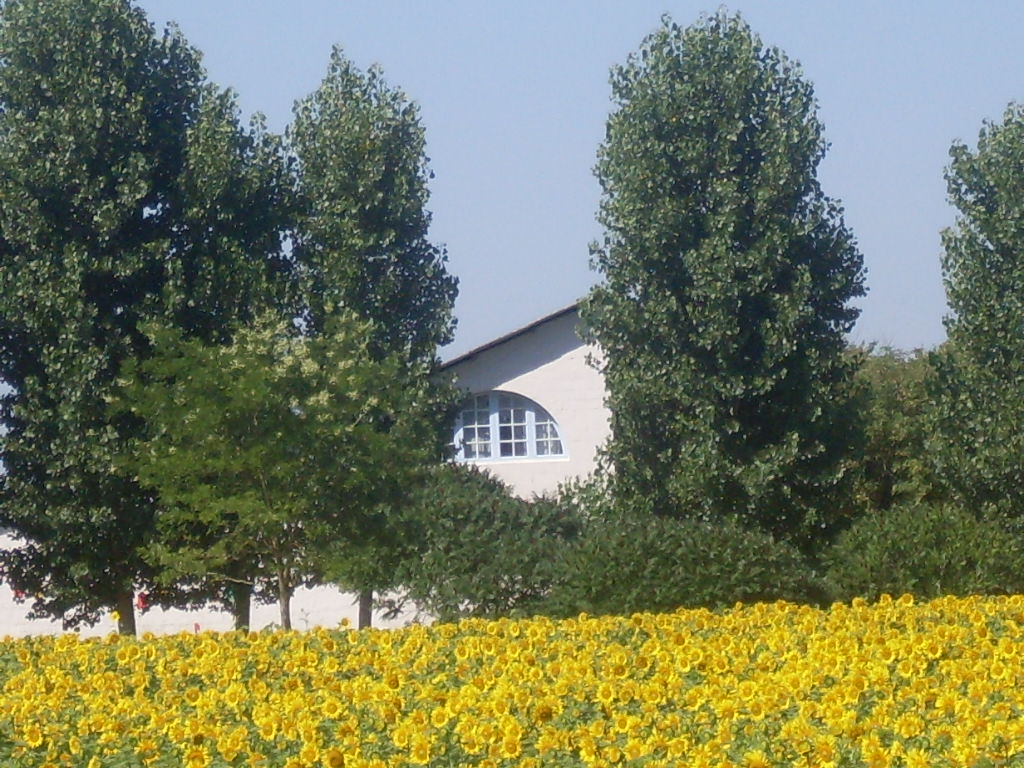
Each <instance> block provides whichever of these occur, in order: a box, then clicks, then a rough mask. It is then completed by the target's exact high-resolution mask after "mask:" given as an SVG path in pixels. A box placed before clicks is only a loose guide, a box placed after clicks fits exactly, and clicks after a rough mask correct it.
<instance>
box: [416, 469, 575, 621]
mask: <svg viewBox="0 0 1024 768" xmlns="http://www.w3.org/2000/svg"><path fill="white" fill-rule="evenodd" d="M409 507H410V512H411V513H412V515H413V519H414V520H416V521H417V522H418V527H419V535H418V536H417V537H416V539H415V540H414V541H416V542H417V547H416V548H417V556H414V557H408V558H405V560H404V563H403V567H402V568H401V570H400V573H399V577H398V581H399V582H400V583H401V585H402V588H401V592H402V595H403V597H404V598H405V599H411V600H412V601H413V602H414V603H415V604H416V605H417V607H419V608H420V609H421V610H424V611H426V612H427V613H429V614H430V615H432V616H435V617H436V618H438V619H439V620H441V621H453V620H456V619H458V618H461V617H463V616H484V617H489V618H497V617H499V616H508V615H510V614H512V613H520V614H529V613H531V612H533V611H535V610H537V608H538V606H539V605H540V604H541V602H542V600H543V598H544V597H545V595H546V594H547V592H548V590H549V589H550V588H551V586H552V584H553V582H554V578H555V570H554V569H555V563H556V562H557V561H558V558H559V555H560V553H561V552H562V550H564V549H565V547H567V546H569V545H570V543H571V542H572V541H573V540H574V539H575V537H576V536H577V535H578V533H579V529H580V521H579V519H578V518H577V517H576V515H575V513H574V511H573V510H572V509H571V508H569V507H568V506H567V505H563V504H559V503H557V502H556V501H553V500H551V499H545V498H540V499H534V500H532V501H527V500H525V499H519V498H516V497H515V496H513V495H512V493H511V491H510V490H509V488H508V486H506V485H505V484H504V483H503V482H501V481H500V480H498V479H497V478H495V477H493V476H491V475H489V474H487V473H486V472H484V471H482V470H480V469H478V468H476V467H473V466H469V465H463V464H443V465H440V466H438V467H435V468H434V471H433V473H432V475H431V478H430V480H429V481H428V482H427V483H426V484H424V485H423V486H422V487H421V488H420V489H419V490H418V491H417V492H416V494H415V495H414V499H413V503H412V504H410V505H409Z"/></svg>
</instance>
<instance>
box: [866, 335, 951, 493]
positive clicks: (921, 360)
mask: <svg viewBox="0 0 1024 768" xmlns="http://www.w3.org/2000/svg"><path fill="white" fill-rule="evenodd" d="M852 354H853V355H854V356H855V357H856V358H857V359H858V360H859V361H860V365H859V367H858V369H857V374H856V377H855V386H856V388H857V399H856V401H855V403H854V405H855V407H856V408H857V409H858V412H859V413H860V414H861V416H862V417H863V420H864V434H863V443H862V444H861V445H859V446H857V450H856V451H851V456H852V457H853V458H852V462H853V472H852V474H853V476H854V478H855V486H854V490H855V497H856V500H857V502H858V507H860V508H861V509H862V510H865V511H869V512H870V511H877V510H884V509H888V508H889V507H891V506H893V505H894V504H900V503H904V502H912V501H921V500H922V499H926V498H927V499H934V498H936V497H937V496H938V495H939V493H940V491H939V489H938V487H937V485H938V484H937V482H936V480H935V478H934V477H933V475H932V463H931V461H930V459H929V449H930V444H931V441H930V437H931V424H932V416H931V407H930V398H929V394H928V390H927V382H928V379H929V377H930V376H931V375H932V369H931V365H930V363H929V357H928V355H927V354H925V353H924V352H923V351H922V350H915V351H913V352H902V351H900V350H897V349H892V348H891V347H881V348H875V347H874V346H871V347H868V348H866V349H863V350H860V349H854V350H853V351H852Z"/></svg>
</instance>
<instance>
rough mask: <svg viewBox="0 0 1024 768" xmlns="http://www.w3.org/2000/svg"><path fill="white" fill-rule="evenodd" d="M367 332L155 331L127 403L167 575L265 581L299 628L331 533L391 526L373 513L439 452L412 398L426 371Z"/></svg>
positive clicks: (331, 326)
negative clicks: (412, 369) (306, 590)
mask: <svg viewBox="0 0 1024 768" xmlns="http://www.w3.org/2000/svg"><path fill="white" fill-rule="evenodd" d="M367 338H368V328H367V326H366V324H365V323H360V322H356V321H355V320H354V319H353V317H352V316H350V315H332V316H331V318H330V319H329V320H328V321H327V323H326V324H325V325H324V328H323V331H322V332H321V333H319V334H317V335H315V336H304V335H300V334H299V333H298V331H297V330H296V328H295V326H294V324H293V323H291V322H286V321H281V320H267V319H262V320H260V321H258V322H256V323H254V324H253V325H251V326H249V327H245V328H242V329H240V330H238V331H237V333H236V335H235V337H234V340H233V341H232V342H231V343H230V344H220V345H209V344H206V343H204V342H203V341H202V340H200V339H186V338H185V337H184V336H183V335H182V334H181V332H180V331H178V330H176V329H173V328H163V329H156V330H154V331H153V336H152V343H153V354H152V356H150V357H149V358H148V359H146V360H145V361H144V362H142V363H140V364H138V366H137V368H136V366H135V365H133V364H129V365H128V366H126V369H125V372H124V373H125V378H124V380H123V382H122V389H121V390H120V391H119V393H118V396H117V401H116V402H117V403H118V409H119V410H122V411H126V412H129V413H130V414H131V415H133V416H135V417H138V418H139V419H140V421H141V422H142V423H144V424H145V425H146V427H145V432H144V434H143V436H142V437H141V438H140V441H139V443H138V445H136V446H135V450H134V451H133V458H132V459H131V460H130V466H131V468H132V469H133V470H134V471H135V472H136V473H137V474H138V477H139V480H140V482H141V483H142V485H143V486H144V487H146V488H152V489H153V490H154V491H155V492H156V493H158V494H159V496H160V499H161V502H162V510H161V513H160V515H159V516H158V518H157V525H158V528H159V530H160V533H161V534H162V535H161V536H159V537H157V538H156V540H155V542H154V543H153V545H152V549H151V555H152V556H153V557H154V559H156V560H157V561H158V562H159V563H160V564H161V565H162V566H163V572H162V575H163V577H164V578H165V579H168V580H169V581H171V582H172V583H173V582H177V581H182V580H183V581H185V582H186V583H188V582H196V581H199V582H205V583H207V584H211V585H212V586H213V587H214V588H215V587H216V585H217V584H220V585H223V586H228V587H229V586H230V585H232V584H236V583H241V584H243V585H246V586H248V585H250V584H252V585H255V586H256V591H257V594H258V595H261V596H265V595H273V596H274V597H276V598H277V600H278V602H279V605H280V609H281V625H282V626H283V627H284V628H286V629H287V628H290V626H291V618H290V608H289V605H290V600H291V596H292V593H293V591H294V589H295V588H296V587H297V586H300V585H304V584H310V583H315V582H317V581H318V580H319V578H320V577H321V576H322V572H323V571H322V568H323V562H324V553H325V552H326V551H327V550H329V549H330V548H331V547H332V546H333V542H335V541H336V540H338V539H342V540H345V539H357V540H360V541H363V540H365V538H366V536H367V531H369V530H374V529H381V528H382V526H380V525H378V524H376V521H374V520H373V516H374V515H380V514H382V513H383V511H384V509H385V506H384V505H385V504H386V503H388V502H394V500H396V499H398V498H400V497H401V496H402V494H403V493H404V489H405V488H406V487H407V486H409V485H412V484H414V482H415V478H416V475H417V473H418V472H419V471H420V468H421V467H422V465H423V463H424V461H425V460H426V459H427V458H428V457H429V456H430V455H431V453H430V451H429V449H428V447H427V446H424V444H423V441H422V440H421V439H419V435H420V433H421V430H422V427H421V424H420V423H419V422H418V421H417V419H416V418H415V415H416V413H417V410H416V408H415V407H414V405H415V403H416V401H417V399H418V398H420V397H421V396H422V394H423V390H424V389H425V388H426V387H427V383H426V379H425V378H421V382H422V383H421V385H420V386H419V387H415V386H413V385H412V384H411V382H410V380H409V378H408V377H406V376H403V375H401V374H402V368H403V366H404V362H403V361H401V360H399V359H397V358H394V357H392V358H384V359H383V360H377V359H374V358H373V357H371V355H370V353H369V351H368V345H367ZM226 602H227V601H226ZM247 604H248V600H246V605H247ZM240 607H241V608H243V610H244V606H240ZM244 618H245V616H244V615H240V613H239V612H237V611H236V620H238V621H240V622H242V621H243V619H244ZM243 623H244V622H243Z"/></svg>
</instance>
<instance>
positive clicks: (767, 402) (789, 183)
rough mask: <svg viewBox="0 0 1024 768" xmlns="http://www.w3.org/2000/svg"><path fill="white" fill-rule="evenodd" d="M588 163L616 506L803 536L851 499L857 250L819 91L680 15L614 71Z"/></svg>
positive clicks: (740, 34) (727, 19)
mask: <svg viewBox="0 0 1024 768" xmlns="http://www.w3.org/2000/svg"><path fill="white" fill-rule="evenodd" d="M611 84H612V93H613V101H614V104H615V109H614V111H613V113H612V114H611V116H610V117H609V119H608V124H607V134H606V139H605V141H604V143H603V145H602V146H601V148H600V151H599V155H598V163H597V168H596V173H597V177H598V179H599V181H600V183H601V187H602V190H603V196H602V200H601V207H600V213H599V220H600V222H601V223H602V224H603V226H604V229H605V235H604V239H603V241H602V242H601V243H599V244H596V245H595V246H594V247H593V249H592V258H593V263H594V265H595V266H596V268H597V269H598V270H599V271H600V273H601V275H602V277H603V281H602V282H601V284H599V285H598V286H597V287H596V288H594V290H593V291H592V293H591V294H590V296H589V298H588V300H587V301H586V302H585V305H584V312H583V317H584V321H585V323H586V325H587V326H588V327H589V329H590V330H589V333H590V335H591V338H592V340H594V341H596V342H597V343H598V344H599V345H600V348H601V350H602V362H601V367H602V370H603V372H604V374H605V380H606V383H607V387H608V393H609V394H608V403H609V406H610V409H611V413H612V438H611V440H610V443H609V444H608V447H607V458H608V459H609V461H610V464H611V466H612V467H613V468H614V473H613V478H612V479H613V485H614V488H615V489H616V493H617V494H618V495H619V498H620V500H622V501H623V502H624V503H627V504H629V505H631V506H634V507H638V508H640V509H643V510H648V511H652V512H655V513H657V514H661V515H670V516H696V517H703V518H708V519H714V518H718V517H720V516H727V515H738V516H740V517H742V518H744V519H746V520H747V521H748V522H749V523H751V524H754V525H757V526H760V527H762V528H764V529H765V530H767V531H769V532H771V533H773V534H775V535H777V536H780V537H784V538H787V539H790V540H793V541H797V542H800V543H802V544H808V543H809V542H810V541H811V540H812V539H813V538H815V537H817V536H819V535H821V534H822V533H823V532H824V530H823V528H824V527H827V526H828V524H829V522H830V521H829V517H830V510H831V509H832V508H834V507H836V506H841V505H842V499H841V495H839V494H838V490H839V488H840V487H841V484H842V482H841V478H842V474H843V473H842V460H843V448H844V445H845V444H846V441H847V438H848V434H847V432H848V430H849V429H850V425H849V424H848V423H847V422H848V417H849V409H847V408H846V404H847V399H848V396H849V391H850V377H851V373H852V371H851V364H850V363H849V362H848V361H846V360H845V359H844V356H843V350H844V346H845V339H844V335H845V334H846V332H847V331H849V330H850V328H851V327H852V325H853V323H854V321H855V319H856V317H857V314H858V313H857V310H856V309H854V308H853V307H851V306H850V304H849V302H850V300H851V299H852V298H854V297H856V296H860V295H862V294H863V292H864V291H863V267H862V258H861V255H860V253H859V252H858V250H857V248H856V245H855V242H854V238H853V236H852V234H851V233H850V231H849V229H847V227H846V226H845V225H844V223H843V220H842V211H841V208H840V207H839V205H838V204H837V203H836V202H835V201H834V200H832V199H830V198H828V197H826V196H825V195H824V194H823V193H822V190H821V188H820V186H819V184H818V179H817V167H818V163H819V162H820V161H821V159H822V158H823V157H824V154H825V150H826V142H825V140H824V138H823V136H822V125H821V123H820V121H819V120H818V118H817V116H816V114H815V110H816V104H815V99H814V94H813V91H812V88H811V86H810V84H809V83H808V82H807V81H806V80H804V79H803V77H802V74H801V72H800V69H799V67H798V66H797V65H796V64H795V63H794V62H792V61H790V60H789V59H788V58H786V56H785V55H784V54H782V53H781V52H780V51H778V50H777V49H774V48H766V47H765V46H763V45H762V43H761V41H760V39H759V38H758V37H757V36H756V35H755V34H754V33H753V32H752V31H751V29H750V28H749V26H748V25H747V24H746V23H745V22H744V21H743V20H742V19H741V18H739V17H738V16H729V15H727V14H725V13H719V14H717V15H714V16H710V17H706V18H703V19H702V20H700V21H699V22H698V23H696V24H694V25H693V26H691V27H689V28H686V29H683V28H680V27H679V26H677V25H676V24H674V23H673V22H672V21H671V20H670V19H669V18H667V17H665V18H664V19H663V22H662V25H661V26H660V27H659V28H658V29H657V30H656V31H655V32H654V33H653V34H651V35H650V36H649V37H648V38H647V39H646V40H645V41H644V42H643V44H642V46H641V47H640V50H639V51H638V52H637V53H636V54H634V55H632V56H631V57H630V58H629V60H628V61H627V62H626V64H625V65H623V66H618V67H616V68H614V69H613V70H612V75H611Z"/></svg>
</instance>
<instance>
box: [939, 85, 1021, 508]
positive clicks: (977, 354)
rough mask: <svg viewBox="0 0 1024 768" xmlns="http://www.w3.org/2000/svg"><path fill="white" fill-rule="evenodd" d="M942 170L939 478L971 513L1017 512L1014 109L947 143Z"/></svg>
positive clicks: (1017, 159)
mask: <svg viewBox="0 0 1024 768" xmlns="http://www.w3.org/2000/svg"><path fill="white" fill-rule="evenodd" d="M950 157H951V158H952V160H951V162H950V165H949V167H948V169H947V171H946V183H947V186H948V189H949V198H950V201H951V202H952V203H953V205H955V206H956V208H957V210H958V211H959V215H958V217H957V221H956V225H955V226H953V227H951V228H949V229H947V230H945V231H944V232H943V235H942V243H943V249H944V254H943V257H942V269H943V275H944V280H945V284H946V297H947V301H948V302H949V307H950V309H951V310H952V313H951V314H950V315H949V317H947V318H946V331H947V333H948V336H949V347H950V348H949V350H948V351H947V353H946V354H944V355H941V356H940V355H935V356H934V357H933V361H934V363H935V365H936V366H937V369H938V379H937V386H936V395H937V398H938V409H939V415H940V421H939V432H940V435H941V436H942V440H941V444H940V450H939V451H938V453H937V458H938V461H939V467H938V470H939V475H940V477H942V478H943V479H945V480H947V481H948V482H949V484H950V487H951V489H952V490H953V492H954V494H955V495H956V497H957V498H958V499H959V501H960V502H961V503H963V504H966V505H967V506H968V507H969V508H971V509H972V510H974V511H976V512H978V511H981V510H983V509H986V508H988V509H991V510H997V511H1001V512H1005V513H1008V514H1011V515H1014V516H1017V517H1019V516H1020V515H1021V510H1022V509H1024V474H1022V467H1024V333H1022V329H1024V177H1022V174H1021V172H1020V171H1021V168H1024V107H1021V106H1020V105H1017V104H1013V105H1010V107H1009V108H1008V109H1007V110H1006V112H1005V114H1004V115H1003V119H1002V120H1001V121H999V122H992V123H986V124H985V126H984V127H983V128H982V130H981V133H980V135H979V137H978V144H977V147H976V148H975V149H971V148H969V147H968V146H966V145H965V144H963V143H962V142H957V143H955V144H954V145H953V147H952V149H951V150H950Z"/></svg>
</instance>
